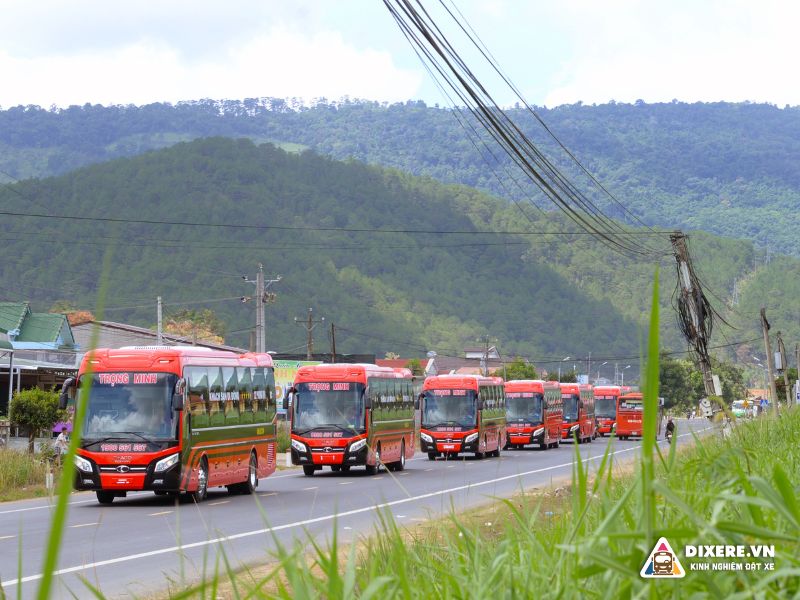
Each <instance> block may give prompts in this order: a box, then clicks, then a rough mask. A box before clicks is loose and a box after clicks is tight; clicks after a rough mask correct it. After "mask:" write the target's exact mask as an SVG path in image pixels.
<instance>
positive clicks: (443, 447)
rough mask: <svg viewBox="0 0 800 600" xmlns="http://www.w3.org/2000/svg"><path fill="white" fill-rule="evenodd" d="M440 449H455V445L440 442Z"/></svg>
mask: <svg viewBox="0 0 800 600" xmlns="http://www.w3.org/2000/svg"><path fill="white" fill-rule="evenodd" d="M442 449H443V450H455V449H456V445H455V444H442Z"/></svg>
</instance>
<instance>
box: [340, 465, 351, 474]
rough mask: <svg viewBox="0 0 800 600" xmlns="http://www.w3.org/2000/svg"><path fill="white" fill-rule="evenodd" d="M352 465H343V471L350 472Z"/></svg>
mask: <svg viewBox="0 0 800 600" xmlns="http://www.w3.org/2000/svg"><path fill="white" fill-rule="evenodd" d="M349 472H350V465H342V473H349Z"/></svg>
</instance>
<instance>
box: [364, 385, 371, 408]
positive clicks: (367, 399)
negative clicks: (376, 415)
mask: <svg viewBox="0 0 800 600" xmlns="http://www.w3.org/2000/svg"><path fill="white" fill-rule="evenodd" d="M364 408H367V409H369V408H372V397H371V396H370V394H369V388H367V389H366V390H364Z"/></svg>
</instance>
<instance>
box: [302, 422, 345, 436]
mask: <svg viewBox="0 0 800 600" xmlns="http://www.w3.org/2000/svg"><path fill="white" fill-rule="evenodd" d="M328 427H336V428H337V429H341V430H342V431H344V432H345V433H351V432H353V431H356V428H355V426H353V427H342V426H341V425H337V424H336V423H325V424H324V425H317V426H316V427H310V428H309V429H306V430H305V431H296V430H295V431H294V432H293V433H295V434H296V435H305V434H307V433H308V432H309V431H316V430H317V429H325V428H328Z"/></svg>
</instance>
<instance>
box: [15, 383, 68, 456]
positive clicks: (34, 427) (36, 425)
mask: <svg viewBox="0 0 800 600" xmlns="http://www.w3.org/2000/svg"><path fill="white" fill-rule="evenodd" d="M9 417H10V418H11V422H12V423H16V424H17V425H21V426H24V427H28V429H29V433H28V452H30V453H31V454H33V443H34V441H35V440H36V433H37V432H38V431H39V430H40V429H52V427H53V425H55V424H56V423H57V422H58V421H61V420H66V412H65V411H62V410H59V409H58V394H57V393H56V392H47V391H45V390H42V389H39V388H31V389H29V390H22V391H21V392H19V393H17V394H14V397H13V398H12V399H11V407H10V410H9Z"/></svg>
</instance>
